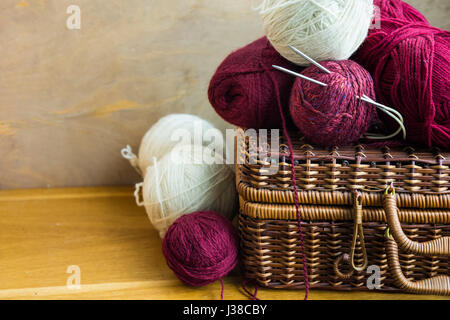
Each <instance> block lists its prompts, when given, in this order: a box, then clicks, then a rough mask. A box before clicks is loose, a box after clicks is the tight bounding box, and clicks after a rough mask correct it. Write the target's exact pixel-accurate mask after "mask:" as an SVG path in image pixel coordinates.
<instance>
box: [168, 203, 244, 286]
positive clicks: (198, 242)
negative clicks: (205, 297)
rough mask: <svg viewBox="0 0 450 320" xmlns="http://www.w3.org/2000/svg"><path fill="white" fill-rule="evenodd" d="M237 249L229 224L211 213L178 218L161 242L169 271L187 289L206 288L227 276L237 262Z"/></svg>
mask: <svg viewBox="0 0 450 320" xmlns="http://www.w3.org/2000/svg"><path fill="white" fill-rule="evenodd" d="M238 248H239V240H238V235H237V233H236V230H235V229H234V227H233V225H232V224H231V222H230V221H228V220H227V219H226V218H224V217H223V216H221V215H220V214H218V213H216V212H213V211H199V212H194V213H191V214H187V215H183V216H181V217H179V218H178V219H177V220H175V222H174V223H173V224H172V225H171V226H170V227H169V229H168V231H167V233H166V235H165V236H164V239H163V243H162V252H163V254H164V257H165V258H166V261H167V265H168V266H169V268H170V269H172V271H173V272H174V273H175V275H176V276H177V277H178V278H179V279H180V280H181V281H183V282H184V283H186V284H188V285H191V286H203V285H207V284H209V283H212V282H214V281H217V280H219V279H221V278H222V277H224V276H225V275H227V274H228V273H229V272H230V271H231V270H232V269H233V268H234V267H235V265H236V263H237V261H238Z"/></svg>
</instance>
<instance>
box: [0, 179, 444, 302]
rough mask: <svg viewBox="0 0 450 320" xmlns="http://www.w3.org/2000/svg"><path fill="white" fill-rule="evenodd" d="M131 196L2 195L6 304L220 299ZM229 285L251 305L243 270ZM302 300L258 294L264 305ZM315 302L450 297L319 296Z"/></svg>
mask: <svg viewBox="0 0 450 320" xmlns="http://www.w3.org/2000/svg"><path fill="white" fill-rule="evenodd" d="M132 192H133V190H132V188H131V187H101V188H70V189H33V190H5V191H0V265H1V269H0V299H219V298H220V284H219V283H213V284H211V285H208V286H206V287H202V288H192V287H188V286H185V285H183V284H182V283H181V282H180V281H179V280H178V279H177V278H176V277H175V276H174V275H173V274H172V272H171V271H170V269H169V268H168V267H167V266H166V262H165V260H164V257H163V256H162V253H161V240H160V239H159V236H158V234H157V232H156V231H154V230H153V229H152V227H151V225H150V222H149V221H148V219H147V216H146V213H145V210H144V209H143V208H140V207H137V206H136V205H135V202H134V197H133V194H132ZM70 266H76V267H75V268H79V270H80V280H81V286H80V287H79V288H70V287H68V286H67V285H66V284H67V282H68V278H69V277H70V276H71V275H72V274H70V273H67V270H68V268H70ZM72 268H73V267H72ZM224 283H225V294H224V298H225V299H244V300H245V299H247V296H246V295H244V294H243V292H242V289H241V287H240V283H241V278H240V277H239V275H238V274H237V273H236V272H234V273H233V275H232V276H228V277H227V278H226V279H224ZM303 295H304V293H303V292H302V291H292V290H273V289H260V290H259V293H258V297H259V298H260V299H290V300H294V299H302V298H303ZM310 299H408V300H410V299H445V297H437V296H418V295H409V294H387V293H375V292H365V293H360V292H351V293H342V292H332V291H321V290H312V292H311V294H310ZM447 299H449V298H448V297H447Z"/></svg>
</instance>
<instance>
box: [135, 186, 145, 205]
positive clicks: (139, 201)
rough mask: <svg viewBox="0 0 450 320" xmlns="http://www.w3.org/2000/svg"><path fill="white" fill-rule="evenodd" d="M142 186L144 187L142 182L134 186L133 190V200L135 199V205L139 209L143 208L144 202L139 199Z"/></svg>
mask: <svg viewBox="0 0 450 320" xmlns="http://www.w3.org/2000/svg"><path fill="white" fill-rule="evenodd" d="M143 185H144V183H143V182H141V183H137V184H136V186H135V189H134V199H136V204H137V205H138V206H139V207H142V206H144V201H143V200H142V201H141V197H140V196H139V193H140V191H141V189H142V187H143Z"/></svg>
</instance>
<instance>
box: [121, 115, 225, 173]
mask: <svg viewBox="0 0 450 320" xmlns="http://www.w3.org/2000/svg"><path fill="white" fill-rule="evenodd" d="M179 129H181V130H182V131H180V132H177V130H179ZM210 129H215V127H214V126H213V125H212V124H211V123H210V122H208V121H206V120H204V119H202V118H199V117H197V116H195V115H191V114H183V113H177V114H170V115H167V116H165V117H162V118H161V119H159V120H158V121H157V122H156V123H155V124H154V125H153V126H152V127H151V128H150V130H148V131H147V133H146V134H145V135H144V137H143V138H142V140H141V144H140V147H139V153H138V157H136V156H135V155H134V154H133V153H132V150H131V147H127V148H126V149H124V150H123V151H122V155H123V156H124V157H125V158H127V159H128V160H129V161H130V163H131V165H132V166H133V167H135V168H136V170H138V172H140V173H141V175H142V176H143V177H144V176H145V172H146V169H147V167H148V166H151V165H153V158H154V157H156V158H157V159H159V158H161V157H162V156H164V155H165V154H166V153H168V152H169V151H171V150H172V149H173V148H174V147H175V146H180V145H185V144H191V143H196V139H195V138H196V135H198V133H197V132H196V130H199V131H200V133H199V134H200V135H201V134H202V132H203V131H206V130H210ZM216 130H217V129H216ZM186 133H188V134H190V136H188V135H186ZM218 135H221V133H220V132H218ZM197 140H199V141H198V142H197V143H199V144H202V145H205V146H207V145H208V142H207V141H203V137H200V139H198V137H197Z"/></svg>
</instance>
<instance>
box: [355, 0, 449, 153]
mask: <svg viewBox="0 0 450 320" xmlns="http://www.w3.org/2000/svg"><path fill="white" fill-rule="evenodd" d="M375 4H378V5H380V9H381V21H380V29H371V30H370V32H369V36H368V37H367V39H366V40H365V42H364V43H363V45H362V46H361V48H360V49H359V50H358V51H357V53H356V54H355V56H354V59H355V60H356V61H357V62H359V63H360V64H361V65H362V66H364V67H365V68H366V69H367V70H368V71H369V72H370V73H371V74H372V76H373V79H374V83H375V90H376V94H377V97H378V99H379V100H380V101H379V102H381V103H383V104H386V105H388V106H390V107H393V108H395V109H397V111H399V112H400V113H401V114H402V116H403V118H404V121H405V127H406V133H407V140H408V141H409V142H410V143H416V144H423V145H427V146H439V147H443V148H446V149H450V105H449V100H450V75H449V74H450V32H449V31H447V30H442V29H439V28H434V27H432V26H430V25H429V24H428V22H427V21H426V19H425V18H423V16H422V15H421V14H420V12H418V11H417V10H416V9H414V8H413V7H411V6H409V5H407V4H405V3H404V2H403V1H400V0H376V1H375ZM384 120H386V121H385V123H386V124H387V125H388V126H389V127H390V130H395V129H396V128H397V124H396V123H395V122H392V121H390V120H389V119H387V118H386V119H384Z"/></svg>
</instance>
